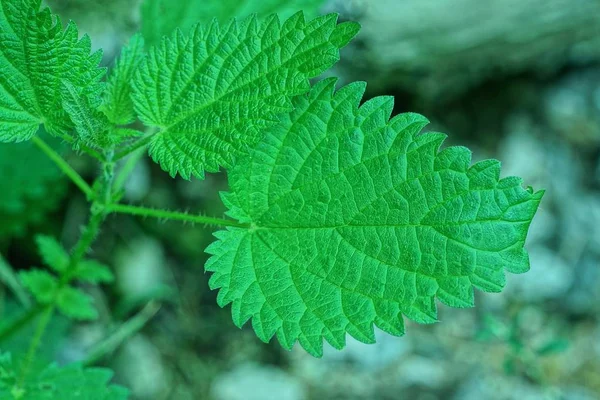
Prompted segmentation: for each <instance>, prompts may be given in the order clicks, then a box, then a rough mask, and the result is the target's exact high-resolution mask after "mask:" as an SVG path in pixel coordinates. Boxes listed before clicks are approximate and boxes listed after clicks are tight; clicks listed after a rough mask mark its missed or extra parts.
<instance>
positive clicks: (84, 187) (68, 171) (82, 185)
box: [32, 136, 94, 199]
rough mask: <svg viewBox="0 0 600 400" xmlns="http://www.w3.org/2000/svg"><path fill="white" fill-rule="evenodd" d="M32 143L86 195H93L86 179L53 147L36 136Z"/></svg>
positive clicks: (90, 196) (89, 196)
mask: <svg viewBox="0 0 600 400" xmlns="http://www.w3.org/2000/svg"><path fill="white" fill-rule="evenodd" d="M32 141H33V143H34V144H35V145H36V146H37V147H38V148H39V149H40V150H42V151H43V152H44V154H46V156H48V158H50V159H51V160H52V161H53V162H54V163H55V164H56V166H57V167H58V168H60V170H61V171H62V172H63V173H64V174H65V175H67V176H68V177H69V179H71V181H73V183H74V184H75V185H76V186H77V187H78V188H79V189H80V190H81V191H82V192H83V193H84V194H85V195H86V196H87V197H88V199H92V198H93V197H94V191H93V190H92V188H91V187H90V186H89V185H88V184H87V183H86V181H85V180H84V179H83V178H82V177H81V175H79V174H78V173H77V171H75V170H74V169H73V167H71V166H70V165H69V164H68V163H67V162H66V161H65V160H64V159H63V158H62V157H61V156H60V154H58V153H57V152H56V151H54V149H53V148H52V147H50V146H48V144H47V143H46V142H44V140H42V139H41V138H40V137H38V136H34V137H33V139H32Z"/></svg>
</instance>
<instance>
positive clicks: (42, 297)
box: [19, 269, 58, 304]
mask: <svg viewBox="0 0 600 400" xmlns="http://www.w3.org/2000/svg"><path fill="white" fill-rule="evenodd" d="M19 278H20V279H21V283H22V285H23V287H25V288H26V289H27V290H29V291H30V292H31V294H32V295H33V297H34V298H35V299H36V300H37V301H38V302H39V303H42V304H50V303H51V302H52V301H53V300H54V296H55V295H56V290H57V289H58V279H57V278H56V277H55V276H54V275H52V274H51V273H50V272H48V271H45V270H42V269H31V270H29V271H22V272H20V273H19Z"/></svg>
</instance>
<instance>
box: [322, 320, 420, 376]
mask: <svg viewBox="0 0 600 400" xmlns="http://www.w3.org/2000/svg"><path fill="white" fill-rule="evenodd" d="M375 337H376V340H377V342H376V343H375V344H365V343H362V342H359V341H358V340H356V339H354V338H353V337H352V336H350V335H347V336H346V347H345V348H344V349H342V350H336V349H334V348H333V347H331V346H329V345H327V344H326V345H325V347H324V351H323V353H324V354H323V360H322V361H323V362H326V363H328V364H331V363H351V364H353V365H355V366H356V367H357V368H358V369H362V370H365V371H376V370H379V369H381V368H385V367H386V366H388V365H389V364H391V363H393V362H394V361H398V359H400V358H401V357H402V356H403V355H404V354H405V353H406V352H407V351H409V349H410V345H409V343H408V341H407V340H405V338H398V337H396V336H392V335H389V334H387V333H385V332H383V331H381V330H379V329H377V328H376V329H375ZM319 362H321V360H319Z"/></svg>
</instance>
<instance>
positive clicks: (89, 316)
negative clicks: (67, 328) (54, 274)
mask: <svg viewBox="0 0 600 400" xmlns="http://www.w3.org/2000/svg"><path fill="white" fill-rule="evenodd" d="M92 303H93V301H92V298H91V297H90V296H88V295H87V294H85V293H83V292H82V291H81V290H79V289H76V288H73V287H66V288H64V289H62V290H61V292H60V294H59V295H58V301H57V304H56V305H57V307H58V309H59V311H60V312H61V313H63V314H64V315H65V316H67V317H69V318H72V319H76V320H81V321H83V320H94V319H97V318H98V311H97V310H96V308H95V307H94V305H93V304H92Z"/></svg>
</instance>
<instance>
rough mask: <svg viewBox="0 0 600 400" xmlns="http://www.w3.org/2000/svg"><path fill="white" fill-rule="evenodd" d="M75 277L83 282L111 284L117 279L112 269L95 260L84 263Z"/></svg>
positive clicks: (80, 265)
mask: <svg viewBox="0 0 600 400" xmlns="http://www.w3.org/2000/svg"><path fill="white" fill-rule="evenodd" d="M74 277H75V278H76V279H79V280H80V281H82V282H89V283H94V284H95V283H110V282H112V281H114V279H115V277H114V275H113V273H112V272H111V270H110V268H108V267H107V266H106V265H103V264H100V263H99V262H97V261H94V260H87V261H82V262H81V263H79V265H78V266H77V269H76V271H75V274H74Z"/></svg>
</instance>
